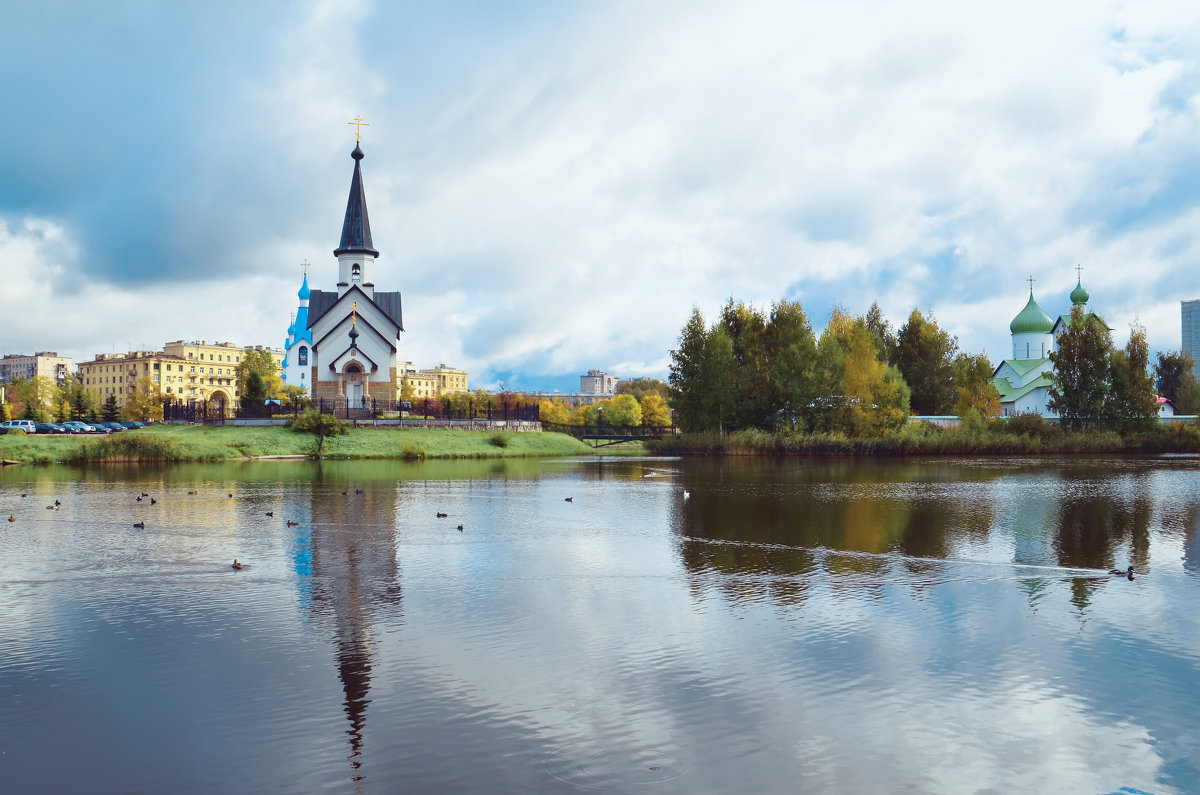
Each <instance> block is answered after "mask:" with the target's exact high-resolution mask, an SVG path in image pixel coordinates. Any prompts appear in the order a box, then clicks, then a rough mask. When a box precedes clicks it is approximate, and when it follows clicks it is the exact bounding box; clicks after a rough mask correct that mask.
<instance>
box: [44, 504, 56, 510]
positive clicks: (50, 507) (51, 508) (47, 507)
mask: <svg viewBox="0 0 1200 795" xmlns="http://www.w3.org/2000/svg"><path fill="white" fill-rule="evenodd" d="M46 510H47V511H57V510H58V506H57V505H47V506H46Z"/></svg>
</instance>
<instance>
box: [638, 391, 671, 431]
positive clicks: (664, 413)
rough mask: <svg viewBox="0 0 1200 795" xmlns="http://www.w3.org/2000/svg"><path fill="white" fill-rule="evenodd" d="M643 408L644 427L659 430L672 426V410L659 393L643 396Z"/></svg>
mask: <svg viewBox="0 0 1200 795" xmlns="http://www.w3.org/2000/svg"><path fill="white" fill-rule="evenodd" d="M659 383H662V382H661V381H660V382H659ZM641 407H642V424H643V425H649V426H651V427H655V428H658V427H663V426H666V425H670V424H671V408H670V406H668V405H667V401H665V400H663V397H662V395H660V394H659V393H658V392H647V393H646V394H645V395H643V396H642V400H641Z"/></svg>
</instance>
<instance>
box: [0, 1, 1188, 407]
mask: <svg viewBox="0 0 1200 795" xmlns="http://www.w3.org/2000/svg"><path fill="white" fill-rule="evenodd" d="M1198 66H1200V5H1198V4H1195V3H1187V2H1182V1H1180V2H1170V3H1168V2H1163V3H1156V2H1140V1H1139V2H1137V3H1128V4H1122V3H1111V2H1097V1H1096V0H1079V1H1078V2H1072V1H1071V0H1064V1H1063V2H1057V3H1046V2H1044V0H1039V1H1038V2H1024V0H1015V2H1009V3H992V4H987V5H986V7H985V6H982V5H981V4H977V3H962V2H960V1H957V0H956V1H947V2H937V1H932V2H927V1H926V0H914V1H913V2H908V3H903V4H900V3H895V4H888V5H886V6H885V5H884V4H880V3H869V2H857V1H856V0H847V1H846V2H839V3H836V4H830V3H818V2H807V1H806V0H780V1H779V2H772V1H770V0H764V1H763V2H754V1H751V2H738V3H727V2H703V1H702V0H693V1H691V2H679V3H672V2H663V3H647V2H603V3H601V2H575V3H571V2H545V3H539V2H510V3H492V2H482V1H481V2H475V3H435V4H430V3H415V2H413V3H378V4H372V3H368V2H358V3H356V2H336V3H334V2H301V3H293V2H286V3H284V2H276V3H273V2H255V3H243V2H220V1H218V2H207V3H203V4H201V3H155V2H150V0H146V1H145V2H121V1H120V0H117V2H113V3H105V4H95V3H87V2H82V0H78V1H77V2H67V1H65V0H62V1H56V0H47V1H46V2H39V3H13V4H9V5H8V7H7V8H6V10H5V24H4V25H3V27H2V28H0V97H3V99H4V118H5V123H4V124H3V125H0V353H20V352H24V353H29V352H32V351H34V350H57V351H59V352H60V353H62V354H63V355H69V356H72V357H74V358H76V359H77V360H81V359H87V358H91V356H92V355H94V354H95V353H97V352H111V351H125V350H128V349H130V348H156V347H159V346H161V345H162V343H163V342H165V341H168V340H176V339H181V338H188V339H207V340H210V341H211V340H228V341H231V342H235V343H238V344H270V345H276V346H278V345H281V343H282V342H283V338H284V334H285V330H286V328H287V325H288V315H289V313H290V312H291V311H293V310H294V309H295V307H296V295H295V294H296V290H297V289H298V287H299V281H300V276H301V263H302V262H303V261H305V260H307V261H308V262H309V263H311V268H310V282H311V284H312V286H313V287H315V288H325V289H332V288H333V286H334V283H335V282H336V274H337V271H336V261H335V260H334V258H333V255H332V251H333V249H334V248H335V247H336V246H337V242H338V237H339V234H340V231H341V223H342V215H343V212H344V209H345V202H346V194H347V191H348V188H349V182H350V174H351V169H352V166H353V163H352V161H351V160H350V158H349V153H350V150H351V149H352V148H353V146H354V134H353V133H354V129H353V128H352V127H349V126H347V122H348V121H349V120H350V119H352V118H354V117H355V116H360V115H361V116H362V117H363V118H364V119H365V120H366V121H368V122H369V123H370V125H371V126H370V127H367V128H364V129H363V149H364V151H365V152H366V155H367V157H366V159H365V160H364V161H363V168H364V178H365V183H366V191H367V199H368V206H369V210H370V214H371V225H372V230H373V232H374V239H375V245H376V248H378V249H379V250H380V252H381V258H380V260H379V261H378V263H377V265H376V271H375V274H376V284H377V285H378V286H379V288H380V289H385V290H392V289H399V290H401V291H402V292H403V294H404V322H405V327H406V329H407V331H406V334H405V335H404V337H403V339H402V353H403V355H404V358H406V359H410V360H412V361H414V362H416V363H417V365H418V366H422V367H424V366H431V365H434V364H437V363H438V362H446V363H448V364H451V365H454V366H459V367H466V368H469V369H470V371H471V383H472V386H487V387H493V386H496V385H497V384H500V383H503V384H506V385H507V386H509V387H513V388H519V389H554V388H558V389H563V390H571V389H573V388H577V386H578V383H579V381H578V376H579V375H580V374H581V373H583V372H585V371H586V370H587V369H588V368H590V367H599V368H603V369H605V370H607V371H609V372H612V373H615V374H617V375H620V376H638V375H649V376H657V377H665V376H666V373H667V366H668V362H669V356H670V354H669V352H670V349H671V348H673V347H675V345H676V343H677V340H678V334H679V330H680V328H681V327H682V325H683V323H684V321H685V320H686V318H687V315H688V313H689V312H690V310H691V308H692V307H693V306H698V307H700V309H701V311H703V312H704V313H705V315H706V317H709V318H710V319H711V318H712V317H714V316H715V314H716V312H717V310H718V309H719V307H720V306H721V305H722V304H723V303H724V302H725V301H726V300H727V299H728V298H729V297H731V296H732V297H734V298H738V299H741V300H745V301H748V302H751V303H754V304H756V305H759V306H763V307H767V306H769V304H770V302H772V301H775V300H778V299H781V298H787V299H791V300H797V301H800V302H801V303H802V304H803V305H804V307H805V309H806V311H807V312H808V314H809V317H810V319H811V321H812V323H813V325H814V327H816V328H817V329H818V330H819V329H821V328H823V327H824V325H825V322H826V320H827V319H828V315H829V310H830V308H831V307H833V306H835V305H840V306H842V307H845V308H846V309H848V310H850V311H851V312H855V313H861V312H864V311H866V309H867V308H868V307H869V306H870V304H871V302H872V301H873V300H878V301H879V303H880V306H881V307H882V308H883V310H884V313H885V315H887V317H888V318H889V319H890V320H891V321H892V322H893V324H898V323H900V322H903V320H904V318H905V317H906V316H907V314H908V312H909V311H910V310H911V309H912V308H913V307H914V306H915V307H918V308H920V309H922V310H923V311H931V312H932V313H933V314H934V316H935V317H936V318H937V320H938V321H939V322H940V323H941V324H943V325H944V326H946V327H948V328H949V329H950V330H951V331H952V332H953V333H954V334H956V335H957V336H958V337H959V340H960V344H961V346H962V348H963V349H965V350H969V351H986V352H987V353H988V354H989V355H990V356H991V357H992V359H993V361H994V362H997V361H998V360H999V359H1001V358H1003V357H1004V356H1005V355H1006V353H1007V351H1008V349H1009V345H1010V342H1009V336H1008V323H1009V321H1010V320H1011V319H1012V317H1013V316H1014V315H1015V314H1016V313H1017V312H1018V311H1020V309H1021V308H1022V306H1023V305H1024V302H1025V300H1026V296H1027V294H1028V285H1027V283H1026V282H1025V279H1026V278H1027V277H1028V276H1030V275H1032V276H1033V277H1034V278H1035V279H1036V282H1035V285H1034V289H1035V293H1036V295H1037V298H1038V300H1039V303H1041V305H1042V307H1043V308H1044V309H1046V310H1047V311H1048V312H1049V313H1050V314H1052V315H1053V314H1058V313H1059V312H1065V311H1066V309H1067V308H1069V300H1068V298H1067V294H1068V293H1069V292H1070V290H1071V288H1072V287H1074V284H1075V275H1076V271H1075V266H1076V265H1077V264H1080V265H1082V266H1083V283H1084V286H1085V287H1087V288H1088V290H1089V291H1090V292H1091V295H1092V302H1091V307H1092V308H1093V309H1094V310H1096V311H1099V312H1100V313H1101V314H1102V315H1104V316H1105V318H1106V319H1107V320H1108V321H1109V323H1110V325H1112V326H1114V328H1116V330H1117V331H1116V334H1115V337H1116V338H1117V339H1118V341H1123V340H1124V339H1125V337H1126V336H1127V335H1128V327H1129V324H1130V323H1131V322H1133V321H1134V320H1135V319H1136V320H1139V321H1140V322H1141V323H1142V324H1144V325H1145V326H1146V328H1147V330H1148V332H1149V337H1150V343H1151V346H1152V348H1154V349H1155V350H1174V349H1177V348H1179V346H1180V319H1179V302H1180V301H1181V300H1187V299H1193V298H1200V269H1198V268H1197V267H1195V266H1196V263H1197V262H1198V261H1200V206H1198V205H1200V143H1198V142H1200V118H1198V117H1200V70H1198Z"/></svg>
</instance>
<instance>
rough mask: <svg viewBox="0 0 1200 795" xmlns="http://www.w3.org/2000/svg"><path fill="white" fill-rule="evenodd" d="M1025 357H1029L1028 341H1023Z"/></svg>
mask: <svg viewBox="0 0 1200 795" xmlns="http://www.w3.org/2000/svg"><path fill="white" fill-rule="evenodd" d="M1025 358H1026V359H1028V358H1029V343H1028V342H1027V343H1025Z"/></svg>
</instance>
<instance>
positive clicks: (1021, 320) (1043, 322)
mask: <svg viewBox="0 0 1200 795" xmlns="http://www.w3.org/2000/svg"><path fill="white" fill-rule="evenodd" d="M1008 329H1009V331H1011V332H1012V333H1013V334H1049V333H1050V332H1051V331H1052V330H1053V329H1054V321H1053V320H1051V319H1050V316H1049V315H1047V314H1046V313H1045V312H1043V311H1042V308H1041V307H1040V306H1038V305H1037V301H1035V300H1033V291H1032V290H1031V291H1030V292H1029V303H1027V304H1025V308H1024V309H1022V310H1021V313H1020V314H1019V315H1017V316H1016V317H1014V318H1013V321H1012V323H1010V324H1009V326H1008Z"/></svg>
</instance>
